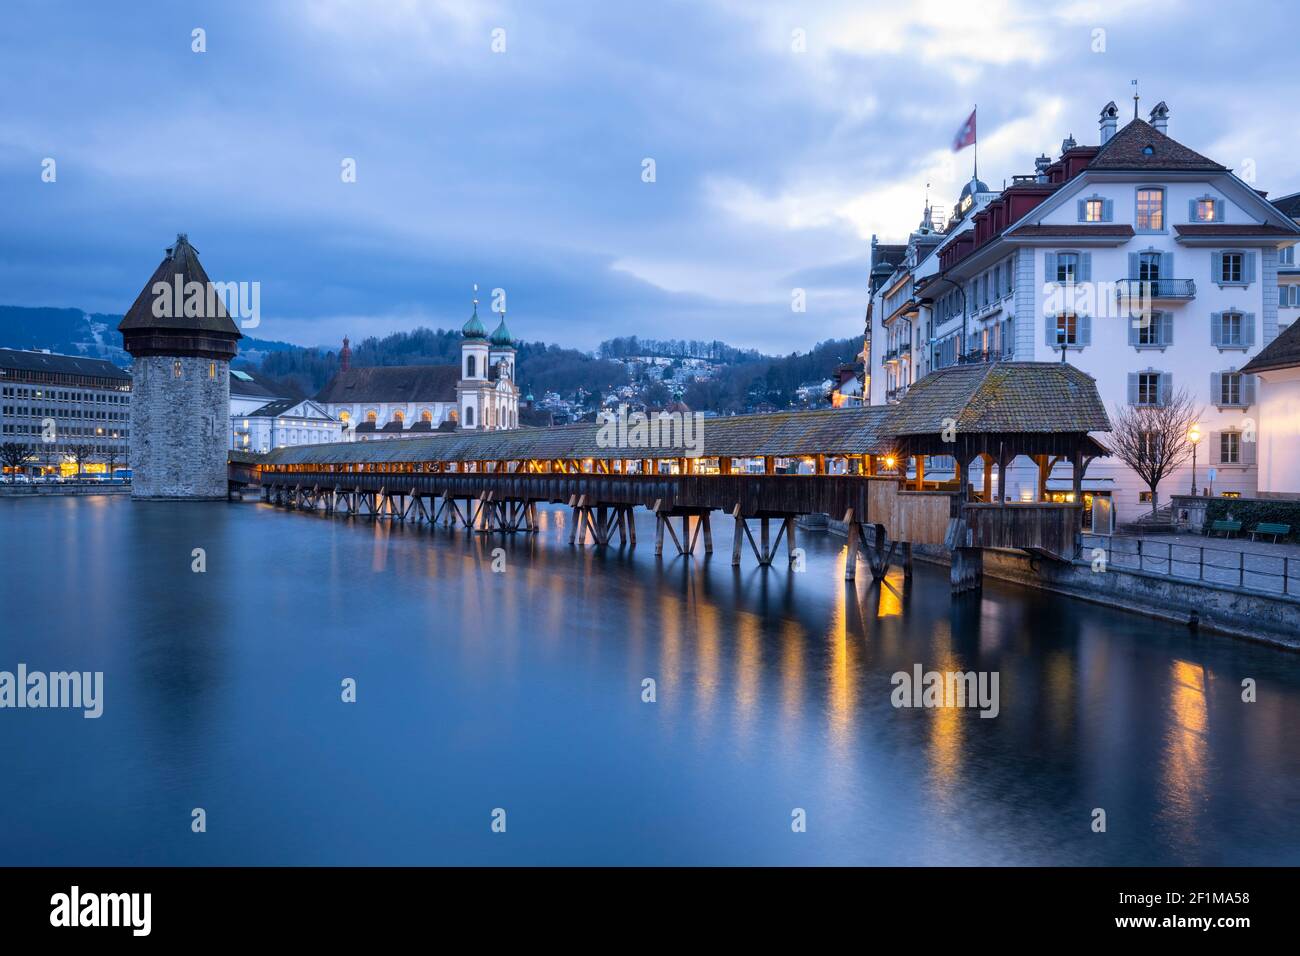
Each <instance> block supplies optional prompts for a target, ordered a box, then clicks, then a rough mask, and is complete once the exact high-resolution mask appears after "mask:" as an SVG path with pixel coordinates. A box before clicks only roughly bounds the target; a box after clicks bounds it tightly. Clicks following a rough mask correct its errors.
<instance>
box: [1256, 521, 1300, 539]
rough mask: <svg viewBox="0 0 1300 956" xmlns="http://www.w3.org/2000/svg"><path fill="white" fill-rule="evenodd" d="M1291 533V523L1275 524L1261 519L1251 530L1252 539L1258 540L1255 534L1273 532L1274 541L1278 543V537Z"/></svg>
mask: <svg viewBox="0 0 1300 956" xmlns="http://www.w3.org/2000/svg"><path fill="white" fill-rule="evenodd" d="M1290 533H1291V526H1290V525H1289V524H1275V523H1270V522H1267V521H1261V522H1260V523H1259V524H1257V525H1255V529H1254V530H1253V531H1251V533H1250V540H1252V541H1254V540H1256V538H1255V535H1257V534H1271V535H1272V536H1273V542H1274V543H1276V542H1277V539H1278V538H1285V537H1286V536H1287V535H1289V534H1290Z"/></svg>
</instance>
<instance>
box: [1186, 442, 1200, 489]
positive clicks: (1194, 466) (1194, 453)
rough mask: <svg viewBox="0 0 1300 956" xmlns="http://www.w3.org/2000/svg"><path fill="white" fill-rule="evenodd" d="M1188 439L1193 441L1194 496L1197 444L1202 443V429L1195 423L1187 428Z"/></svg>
mask: <svg viewBox="0 0 1300 956" xmlns="http://www.w3.org/2000/svg"><path fill="white" fill-rule="evenodd" d="M1187 440H1188V441H1190V442H1191V443H1192V497H1196V446H1197V445H1199V444H1200V443H1201V429H1200V427H1199V426H1197V425H1193V426H1192V427H1191V428H1189V429H1188V430H1187Z"/></svg>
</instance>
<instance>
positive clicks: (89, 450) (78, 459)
mask: <svg viewBox="0 0 1300 956" xmlns="http://www.w3.org/2000/svg"><path fill="white" fill-rule="evenodd" d="M94 453H95V446H94V445H82V444H73V445H69V446H68V457H69V458H71V459H72V460H73V461H74V462H75V463H76V465H77V477H78V478H80V477H81V466H82V465H84V464H86V462H88V461H90V458H91V456H92V455H93V454H94Z"/></svg>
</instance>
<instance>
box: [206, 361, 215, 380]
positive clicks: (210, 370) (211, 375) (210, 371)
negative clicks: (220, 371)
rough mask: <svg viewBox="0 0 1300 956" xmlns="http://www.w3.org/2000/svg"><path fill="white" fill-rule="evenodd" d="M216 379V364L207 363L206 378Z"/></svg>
mask: <svg viewBox="0 0 1300 956" xmlns="http://www.w3.org/2000/svg"><path fill="white" fill-rule="evenodd" d="M216 377H217V363H216V362H209V363H208V378H216Z"/></svg>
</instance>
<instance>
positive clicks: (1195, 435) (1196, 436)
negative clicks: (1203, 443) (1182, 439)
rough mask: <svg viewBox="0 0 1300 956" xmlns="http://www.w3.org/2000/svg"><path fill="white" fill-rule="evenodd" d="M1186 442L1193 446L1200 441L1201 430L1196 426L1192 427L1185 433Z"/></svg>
mask: <svg viewBox="0 0 1300 956" xmlns="http://www.w3.org/2000/svg"><path fill="white" fill-rule="evenodd" d="M1187 440H1188V441H1190V442H1191V443H1192V444H1193V445H1195V444H1196V443H1197V442H1198V441H1200V440H1201V429H1200V426H1198V425H1193V426H1192V427H1191V428H1190V429H1188V432H1187Z"/></svg>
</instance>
